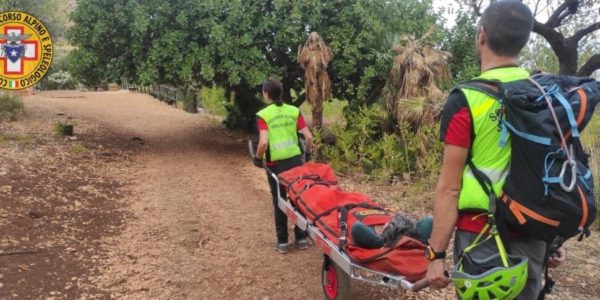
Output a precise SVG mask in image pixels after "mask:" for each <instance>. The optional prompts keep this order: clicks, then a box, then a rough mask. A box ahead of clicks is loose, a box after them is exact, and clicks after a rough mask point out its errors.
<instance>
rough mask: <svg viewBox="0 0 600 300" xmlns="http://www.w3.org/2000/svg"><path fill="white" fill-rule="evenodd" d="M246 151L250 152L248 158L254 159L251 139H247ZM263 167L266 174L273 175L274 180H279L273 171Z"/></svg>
mask: <svg viewBox="0 0 600 300" xmlns="http://www.w3.org/2000/svg"><path fill="white" fill-rule="evenodd" d="M248 153H249V154H250V158H252V159H254V156H255V155H256V153H255V152H254V145H252V140H248ZM264 169H265V170H266V171H267V174H269V176H272V177H275V180H277V182H279V179H278V178H277V175H275V173H273V171H271V169H269V168H268V167H267V166H265V167H264Z"/></svg>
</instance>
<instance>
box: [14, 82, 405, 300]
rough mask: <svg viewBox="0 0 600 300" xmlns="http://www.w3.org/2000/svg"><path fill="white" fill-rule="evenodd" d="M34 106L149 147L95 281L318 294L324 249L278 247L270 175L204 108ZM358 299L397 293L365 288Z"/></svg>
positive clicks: (122, 97)
mask: <svg viewBox="0 0 600 300" xmlns="http://www.w3.org/2000/svg"><path fill="white" fill-rule="evenodd" d="M26 105H27V107H28V109H33V110H35V109H42V108H46V109H47V108H49V107H52V108H53V109H58V110H60V111H63V112H64V113H65V114H66V115H68V116H72V117H74V118H76V119H85V120H91V121H93V122H97V123H99V124H100V125H101V126H102V127H105V128H107V129H108V130H110V131H111V132H113V133H115V134H116V135H118V136H120V137H122V138H124V139H131V138H134V137H137V138H140V139H141V140H142V142H143V143H144V146H143V148H142V150H141V151H140V153H139V154H138V155H137V157H136V158H135V164H134V166H133V167H130V168H129V171H128V172H131V176H130V178H134V179H133V181H132V182H130V183H129V189H130V190H131V193H130V194H131V195H132V196H129V198H127V199H126V201H125V202H126V203H128V204H129V205H130V210H131V212H132V217H130V218H128V219H127V220H125V224H126V226H125V229H124V231H123V232H122V233H121V234H119V235H117V236H115V237H110V238H105V239H104V242H103V246H102V247H103V248H104V249H106V251H105V252H106V255H103V256H102V257H103V259H101V260H100V262H99V266H98V272H97V273H98V275H97V276H93V277H92V278H90V280H91V282H92V283H93V284H95V285H96V288H98V289H99V290H101V291H104V292H105V294H97V295H85V296H86V297H90V296H91V297H92V298H94V297H96V298H103V297H106V296H111V297H114V298H120V297H124V296H126V297H130V298H136V299H149V298H153V299H184V298H187V299H319V298H321V297H322V296H321V295H322V292H321V286H320V266H321V254H320V253H319V252H318V250H316V248H315V247H311V248H310V249H309V250H307V251H292V252H291V253H289V254H288V255H285V256H284V255H279V254H276V253H275V251H274V249H273V243H274V241H275V238H274V229H273V227H274V226H273V224H272V223H273V221H272V206H271V203H270V200H269V197H270V196H269V193H268V185H267V183H266V178H265V175H264V174H263V173H262V172H261V171H260V170H258V169H255V168H253V167H252V166H251V164H250V163H249V161H248V159H247V158H246V156H245V152H244V151H246V148H245V142H244V140H243V139H242V138H240V137H224V135H225V133H224V132H223V131H222V130H221V129H215V128H214V127H211V126H210V125H209V122H206V120H205V119H204V118H203V117H202V116H201V115H192V114H187V113H184V112H182V111H180V110H176V109H174V108H172V107H168V106H166V105H165V104H162V103H160V102H158V101H156V100H153V99H151V98H150V97H148V96H145V95H141V94H132V93H127V92H104V93H79V92H65V91H60V92H47V93H42V94H39V95H35V96H31V97H29V98H27V99H26ZM354 296H355V298H357V299H358V298H365V297H366V298H370V299H382V298H388V297H398V296H400V294H398V292H394V291H389V290H386V289H383V290H382V289H373V288H370V287H368V286H363V285H361V284H359V285H357V288H356V293H354Z"/></svg>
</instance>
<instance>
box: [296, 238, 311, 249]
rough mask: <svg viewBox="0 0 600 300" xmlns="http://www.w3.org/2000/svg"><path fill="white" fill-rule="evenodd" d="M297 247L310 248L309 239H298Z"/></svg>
mask: <svg viewBox="0 0 600 300" xmlns="http://www.w3.org/2000/svg"><path fill="white" fill-rule="evenodd" d="M296 247H298V249H300V250H306V249H308V241H307V240H306V238H303V239H298V240H296Z"/></svg>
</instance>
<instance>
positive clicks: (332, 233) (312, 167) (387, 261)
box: [279, 162, 428, 282]
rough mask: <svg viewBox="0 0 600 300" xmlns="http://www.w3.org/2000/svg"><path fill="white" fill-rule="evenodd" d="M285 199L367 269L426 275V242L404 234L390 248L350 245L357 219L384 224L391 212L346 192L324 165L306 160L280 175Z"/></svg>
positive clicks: (415, 277)
mask: <svg viewBox="0 0 600 300" xmlns="http://www.w3.org/2000/svg"><path fill="white" fill-rule="evenodd" d="M279 180H280V183H281V185H282V186H283V187H284V188H285V190H286V191H287V196H288V199H290V201H291V202H292V203H293V204H294V205H295V206H296V207H297V208H298V209H299V210H300V211H301V212H302V213H303V214H304V216H306V217H307V219H308V220H310V221H311V222H313V223H314V225H315V226H316V227H317V228H318V229H319V230H320V231H321V232H322V233H323V234H324V235H325V236H326V237H327V238H328V239H330V240H331V241H333V242H334V243H335V244H336V245H338V246H339V245H340V242H341V243H342V245H343V246H342V248H343V249H342V250H343V251H344V252H345V253H346V254H347V255H348V256H349V257H350V258H351V259H352V260H353V261H354V262H356V263H358V264H360V265H362V266H365V267H367V268H369V269H372V270H376V271H382V272H386V273H392V274H399V275H402V276H404V277H405V278H406V279H407V280H409V281H413V282H414V281H417V280H419V279H421V278H423V277H425V273H426V272H427V264H428V261H427V260H426V259H425V256H424V254H423V253H424V249H425V247H426V246H425V245H424V244H423V243H421V242H420V241H418V240H416V239H413V238H410V237H407V236H403V237H402V238H401V239H399V240H398V242H397V243H396V244H395V245H394V246H393V247H382V248H379V249H364V248H360V247H358V246H355V245H353V244H352V241H351V238H350V229H351V228H352V224H353V223H354V222H356V221H361V222H362V223H364V224H365V225H367V226H377V225H380V226H384V225H385V224H386V223H387V222H388V221H389V220H390V219H391V218H392V217H393V214H392V213H390V212H388V211H386V210H384V209H383V208H381V207H380V206H379V205H378V204H377V203H376V202H375V201H373V200H371V199H370V198H369V197H368V196H366V195H364V194H361V193H355V192H345V191H343V190H342V189H341V188H340V187H339V186H338V185H337V183H338V182H337V177H336V176H335V173H334V171H333V169H332V168H331V167H330V166H329V165H327V164H321V163H312V162H311V163H306V164H304V165H303V166H300V167H296V168H293V169H291V170H289V171H286V172H283V173H281V174H279ZM343 215H346V224H347V225H348V226H347V232H346V240H345V241H343V240H342V241H341V240H340V234H341V232H342V230H341V228H340V223H341V221H340V219H341V218H343Z"/></svg>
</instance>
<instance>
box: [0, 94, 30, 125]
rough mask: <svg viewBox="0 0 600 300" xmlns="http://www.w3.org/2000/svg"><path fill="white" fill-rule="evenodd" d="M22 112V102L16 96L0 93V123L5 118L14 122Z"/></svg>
mask: <svg viewBox="0 0 600 300" xmlns="http://www.w3.org/2000/svg"><path fill="white" fill-rule="evenodd" d="M23 111H24V106H23V101H21V97H20V96H19V95H16V94H9V93H0V121H2V120H3V119H5V118H9V119H10V120H13V121H14V120H16V119H17V116H18V115H19V114H21V113H23Z"/></svg>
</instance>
